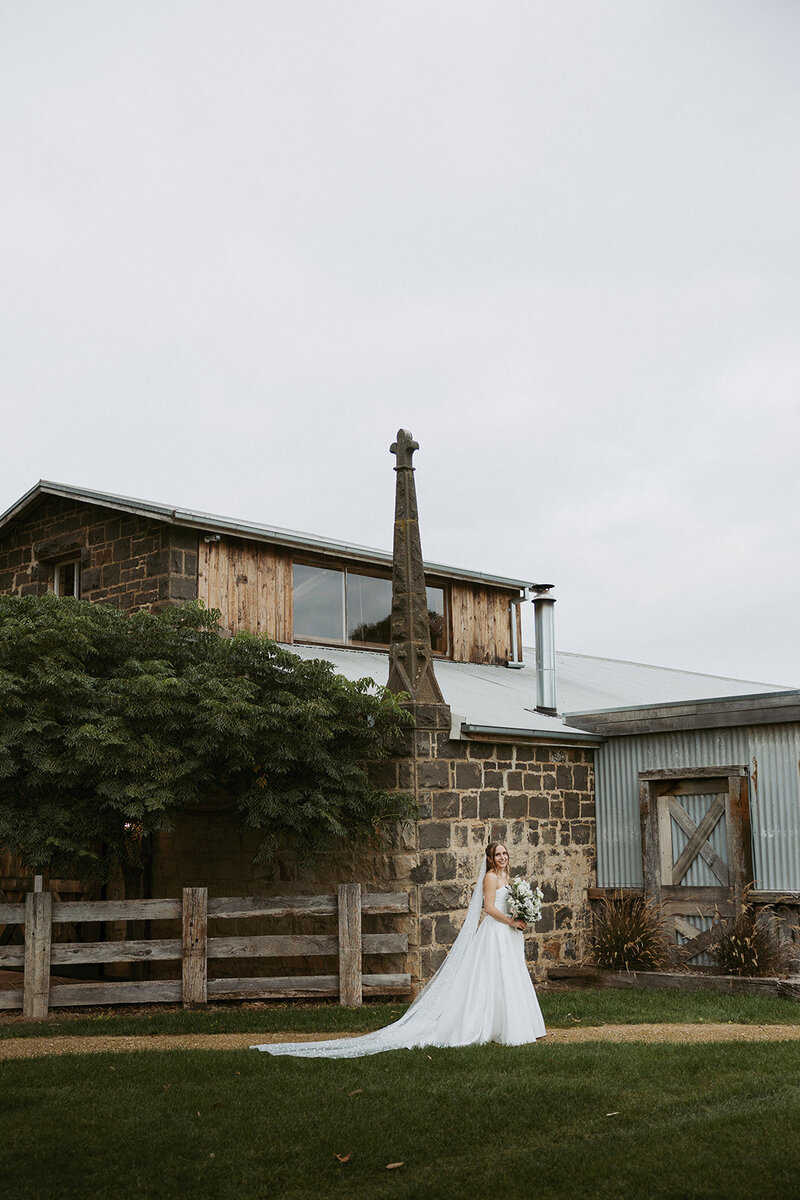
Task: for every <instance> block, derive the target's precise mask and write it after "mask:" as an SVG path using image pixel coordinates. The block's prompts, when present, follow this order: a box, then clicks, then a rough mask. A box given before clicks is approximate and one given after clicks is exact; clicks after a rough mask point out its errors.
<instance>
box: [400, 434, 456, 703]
mask: <svg viewBox="0 0 800 1200" xmlns="http://www.w3.org/2000/svg"><path fill="white" fill-rule="evenodd" d="M415 450H419V444H418V443H417V442H415V441H414V439H413V438H412V436H411V434H410V433H409V432H408V430H407V429H399V430H398V431H397V441H396V442H394V443H393V444H392V446H391V448H390V452H391V453H392V454H394V455H395V456H396V458H397V465H396V467H395V471H396V472H397V488H396V492H395V506H394V553H393V559H392V632H391V639H390V641H391V644H390V647H389V689H390V690H391V691H393V692H395V693H397V692H407V693H408V694H409V696H410V697H411V699H412V700H414V701H416V702H417V703H420V704H444V697H443V696H442V693H441V692H440V690H439V684H438V683H437V682H436V676H435V675H434V673H433V651H432V650H431V630H430V624H429V622H428V598H427V595H426V592H425V572H424V570H423V566H422V546H421V544H420V539H419V518H418V516H417V490H416V487H415V486H414V467H413V464H412V461H411V459H412V455H413V453H414V451H415Z"/></svg>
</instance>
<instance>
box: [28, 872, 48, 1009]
mask: <svg viewBox="0 0 800 1200" xmlns="http://www.w3.org/2000/svg"><path fill="white" fill-rule="evenodd" d="M52 931H53V893H52V892H28V894H27V896H26V897H25V968H24V969H25V975H24V984H23V989H24V990H23V996H22V1015H23V1016H24V1017H27V1018H28V1019H29V1020H31V1021H41V1020H43V1019H44V1018H45V1017H46V1016H47V1010H48V1008H49V1004H50V940H51V934H52Z"/></svg>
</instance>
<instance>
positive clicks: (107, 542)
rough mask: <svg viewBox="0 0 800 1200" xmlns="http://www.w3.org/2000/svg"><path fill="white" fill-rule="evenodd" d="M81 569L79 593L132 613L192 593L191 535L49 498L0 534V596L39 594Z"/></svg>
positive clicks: (147, 520)
mask: <svg viewBox="0 0 800 1200" xmlns="http://www.w3.org/2000/svg"><path fill="white" fill-rule="evenodd" d="M68 559H71V560H77V561H78V562H79V564H80V595H81V597H82V598H83V599H85V600H91V601H94V602H95V603H104V604H116V605H118V606H119V607H120V608H123V609H126V610H127V611H130V612H133V611H135V610H136V609H139V608H149V607H151V606H153V605H160V604H179V603H181V602H182V601H184V600H193V599H194V598H195V597H196V595H197V534H196V533H195V532H194V531H193V530H188V529H181V528H178V527H177V526H171V525H167V524H165V523H164V522H162V521H155V520H152V519H151V518H149V517H144V516H139V515H136V514H127V513H120V512H119V511H117V510H114V509H111V508H103V507H101V506H100V505H92V504H84V503H80V502H77V501H72V500H64V499H61V498H59V497H47V498H46V499H43V500H42V502H41V503H39V504H37V505H36V506H35V507H34V508H32V509H31V510H30V511H29V512H27V513H25V514H24V515H23V516H21V517H20V518H19V519H18V520H16V521H14V522H13V523H11V524H10V525H9V526H7V527H6V528H5V529H4V530H3V531H2V533H0V592H10V593H13V594H16V595H20V596H41V595H44V594H45V593H46V592H48V591H52V589H53V578H54V572H55V567H56V565H57V564H58V563H59V562H64V561H65V560H68Z"/></svg>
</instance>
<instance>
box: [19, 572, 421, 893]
mask: <svg viewBox="0 0 800 1200" xmlns="http://www.w3.org/2000/svg"><path fill="white" fill-rule="evenodd" d="M407 724H408V717H407V715H406V714H405V713H404V712H403V711H402V710H401V709H400V707H399V706H398V703H397V700H396V698H395V697H394V696H393V695H391V693H390V692H388V691H387V690H386V689H385V688H381V687H376V686H375V685H374V684H373V683H372V681H371V680H366V679H362V680H359V681H357V682H350V681H348V680H347V679H344V678H343V677H342V676H340V675H337V674H336V673H335V672H334V670H333V668H332V667H331V666H330V665H329V664H328V663H326V662H321V661H318V660H308V661H306V660H305V659H302V658H298V657H297V656H296V655H294V654H290V653H289V652H288V651H286V650H283V649H282V648H281V647H280V646H277V645H275V643H274V642H271V641H269V640H268V639H267V638H264V637H255V636H253V635H252V634H249V633H239V634H237V635H236V636H235V637H232V638H221V637H220V636H219V613H218V612H216V611H215V610H212V611H210V612H209V611H207V610H206V609H204V608H203V607H202V606H201V605H199V604H197V603H193V604H186V605H184V606H183V607H181V608H169V609H167V610H166V611H165V612H162V613H159V614H154V613H149V612H137V613H135V614H133V615H132V616H126V615H125V614H124V613H122V612H120V611H119V610H118V609H116V608H114V607H113V606H112V605H107V604H90V603H89V602H88V601H85V600H73V599H71V598H68V597H65V598H63V599H62V598H58V597H55V596H42V597H34V596H25V597H19V596H4V595H0V847H5V848H7V849H9V850H11V851H12V852H14V853H16V854H19V855H20V856H21V857H22V859H23V862H24V863H25V866H26V867H27V868H28V869H29V870H31V871H35V872H44V871H50V872H52V873H54V874H62V875H67V876H69V875H72V874H73V873H74V874H75V876H77V877H78V878H82V879H87V878H91V877H93V876H95V875H97V876H99V877H100V878H105V877H107V874H108V871H109V869H110V867H111V864H112V863H113V862H114V861H116V862H117V863H118V864H119V865H120V867H121V868H122V870H123V872H125V871H126V870H128V869H130V870H131V871H133V872H136V871H137V870H138V869H139V868H140V865H141V859H142V857H143V855H144V853H145V852H146V849H147V847H148V845H149V844H152V841H151V839H152V837H153V836H154V835H156V834H158V833H160V832H161V831H162V830H165V829H170V828H171V827H172V826H173V825H174V822H175V820H176V819H177V817H178V816H179V814H180V812H181V811H182V809H184V808H186V807H192V806H198V805H202V804H203V803H205V802H206V800H207V799H208V798H209V797H219V796H220V795H222V796H224V797H225V800H226V802H229V803H230V806H231V807H232V808H234V809H235V810H236V811H237V814H238V819H239V824H240V826H241V827H242V828H245V829H253V830H256V831H258V832H259V834H260V836H261V843H260V848H259V855H260V856H261V857H266V856H268V855H269V854H270V853H271V852H274V850H275V848H276V847H277V846H278V845H291V846H293V847H294V848H295V849H296V850H297V851H298V853H302V854H304V855H308V854H310V853H313V852H314V851H316V850H318V849H321V848H323V847H324V846H326V845H329V844H337V843H339V842H340V841H341V839H343V838H344V839H348V840H350V839H359V840H368V839H369V838H370V837H374V836H375V835H377V834H379V833H380V831H381V830H386V829H391V828H392V827H393V825H394V824H395V822H396V821H398V820H408V819H411V818H413V816H414V815H415V812H416V805H415V803H414V801H413V798H412V797H411V796H408V795H405V794H401V793H397V792H392V791H388V790H384V789H382V788H380V787H378V786H375V785H374V784H373V782H372V779H371V777H370V775H368V773H367V770H366V769H365V763H370V762H378V761H380V760H381V759H382V758H385V757H386V756H387V755H388V754H390V753H391V751H392V748H393V746H394V745H395V742H396V740H397V738H399V737H400V735H401V734H402V732H403V731H404V730H405V729H406V727H407Z"/></svg>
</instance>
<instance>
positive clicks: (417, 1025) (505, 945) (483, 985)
mask: <svg viewBox="0 0 800 1200" xmlns="http://www.w3.org/2000/svg"><path fill="white" fill-rule="evenodd" d="M485 871H486V867H485V863H484V866H483V867H482V868H481V872H480V875H479V877H478V882H477V885H476V888H475V892H474V894H473V897H472V902H471V903H470V906H469V909H468V910H467V915H466V917H465V919H464V924H463V925H462V927H461V930H460V932H459V935H458V937H457V938H456V940H455V942H454V943H453V945H452V947H451V949H450V953H449V954H448V956H447V958H446V959H445V961H444V962H443V963H442V965H441V967H440V968H439V970H438V971H437V972H436V974H435V975H434V976H433V978H432V979H431V980H430V981H429V982H428V984H427V985H426V986H425V987H424V988H423V989H422V991H421V992H420V994H419V995H418V996H417V998H416V1000H415V1001H414V1003H413V1004H412V1005H411V1007H410V1008H409V1009H408V1011H407V1012H406V1013H405V1014H404V1015H403V1016H402V1017H401V1018H400V1020H399V1021H395V1022H394V1024H393V1025H387V1026H386V1027H385V1028H384V1029H377V1030H376V1031H375V1032H374V1033H366V1034H363V1035H362V1036H361V1037H352V1038H336V1039H333V1040H331V1041H324V1042H278V1043H274V1044H269V1043H268V1044H266V1045H263V1046H251V1047H250V1048H251V1050H265V1051H266V1052H267V1053H268V1054H292V1055H295V1056H296V1057H298V1058H359V1057H361V1056H362V1055H365V1054H380V1053H381V1052H382V1051H384V1050H403V1049H410V1048H411V1047H414V1046H478V1045H480V1044H481V1043H483V1042H502V1043H503V1044H504V1045H506V1046H520V1045H524V1044H526V1043H528V1042H535V1041H536V1039H537V1038H540V1037H544V1036H545V1034H546V1032H547V1030H546V1029H545V1027H544V1021H543V1020H542V1014H541V1011H540V1009H539V1002H538V1001H537V999H536V993H535V992H534V990H533V984H532V983H531V977H530V975H529V974H528V968H527V967H526V965H525V936H524V934H523V933H522V931H521V930H519V929H514V928H512V926H510V925H505V924H503V923H502V922H500V921H497V920H495V918H494V917H490V916H484V919H483V921H482V922H481V924H480V926H479V925H478V920H479V918H480V910H481V902H482V899H483V878H484V875H485ZM495 905H496V907H497V908H498V909H500V911H501V912H503V913H505V914H507V913H508V907H507V905H508V888H507V887H501V888H498V890H497V894H496V897H495Z"/></svg>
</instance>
